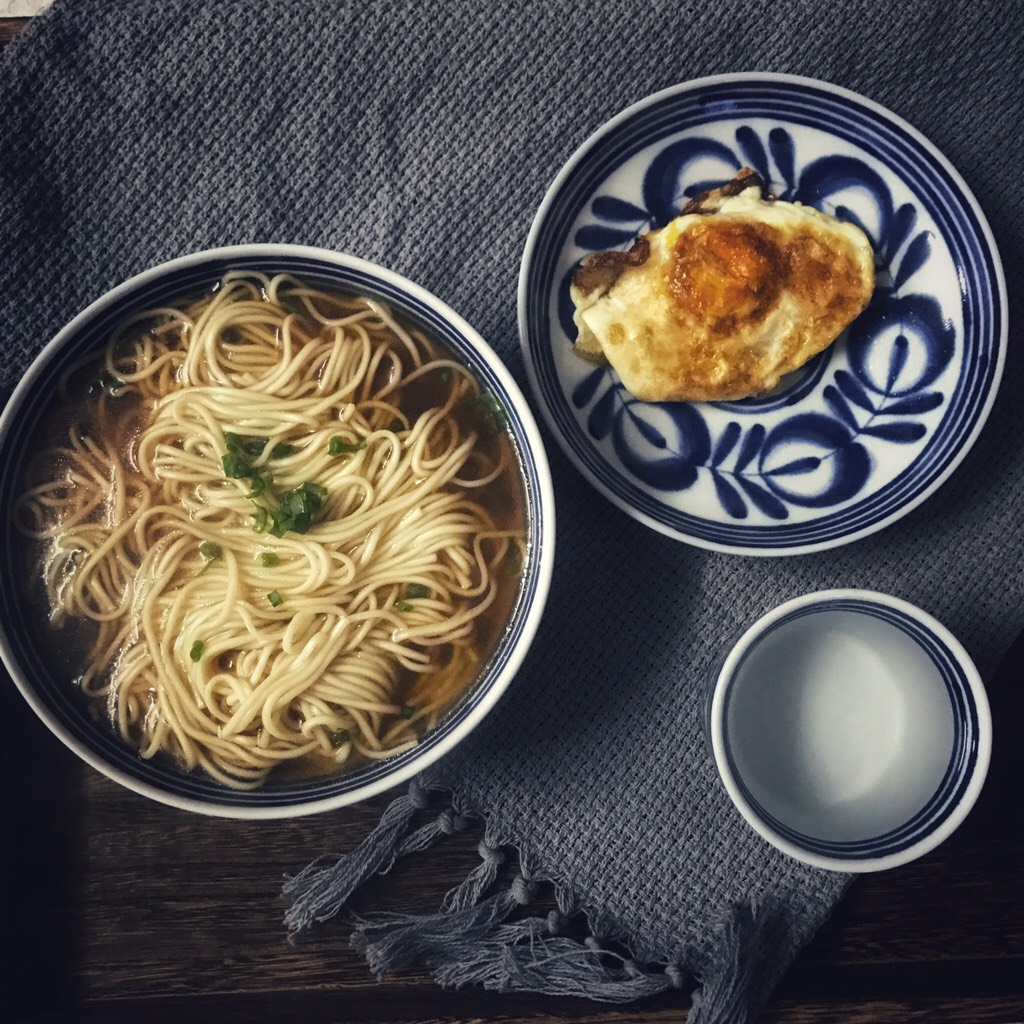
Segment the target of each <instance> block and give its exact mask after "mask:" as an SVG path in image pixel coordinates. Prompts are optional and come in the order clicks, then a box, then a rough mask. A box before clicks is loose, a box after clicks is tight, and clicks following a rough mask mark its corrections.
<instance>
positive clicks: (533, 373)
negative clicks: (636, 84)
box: [517, 71, 1009, 558]
mask: <svg viewBox="0 0 1024 1024" xmlns="http://www.w3.org/2000/svg"><path fill="white" fill-rule="evenodd" d="M752 82H763V83H769V84H784V85H789V86H796V87H798V88H802V89H807V90H814V91H818V92H824V93H830V94H832V95H835V96H838V97H840V98H842V99H845V100H847V101H848V102H850V103H852V104H855V105H857V106H860V107H862V108H864V109H866V110H868V111H869V112H870V113H872V114H873V115H874V116H875V117H877V118H880V119H881V120H882V121H884V122H886V123H888V124H890V125H892V126H894V127H896V128H898V129H900V130H901V131H903V132H905V133H906V134H907V135H908V136H909V137H910V138H911V139H912V140H913V142H915V143H916V144H917V145H919V146H920V147H921V148H922V149H923V150H925V151H926V152H927V153H928V154H929V156H931V158H932V159H933V160H935V161H936V162H937V163H939V164H940V165H941V166H942V168H943V170H944V171H945V172H946V174H947V175H948V176H949V179H950V181H951V182H952V184H953V185H954V186H955V188H956V190H957V191H958V192H959V193H960V196H961V198H962V200H963V202H964V206H965V208H966V209H967V210H968V211H969V212H970V213H971V214H972V215H973V217H974V219H975V220H976V222H977V225H978V229H979V235H978V243H979V247H980V248H981V249H983V250H984V252H985V253H986V254H987V256H988V257H989V259H990V261H991V264H992V271H993V273H992V282H991V283H992V292H993V294H994V297H995V300H996V303H997V306H996V309H995V310H994V313H995V314H996V315H997V316H998V319H999V330H998V336H996V335H995V334H994V333H993V339H992V340H993V342H994V349H995V352H994V355H995V360H994V366H993V371H992V379H991V382H990V384H989V386H988V391H987V394H986V395H985V398H984V400H983V401H982V403H981V405H980V407H979V409H978V412H977V414H976V416H975V418H974V422H973V423H972V424H971V428H970V430H969V431H968V432H967V433H966V434H965V435H964V437H963V438H962V440H961V442H960V444H959V446H958V448H957V450H956V452H955V453H954V454H953V455H952V456H951V457H950V459H949V461H948V462H947V464H946V465H945V466H944V467H943V469H942V470H941V471H940V472H939V473H938V474H937V475H936V476H935V477H934V479H932V481H931V482H930V483H929V484H928V485H927V486H926V487H924V488H922V490H921V491H920V492H919V493H918V494H916V495H914V496H913V497H912V498H911V499H909V500H908V501H906V502H904V503H903V504H901V505H900V506H899V507H898V508H896V509H895V510H894V511H892V512H890V513H889V514H888V515H886V516H883V517H881V518H879V519H878V520H876V521H875V522H872V523H870V524H868V525H867V526H863V527H860V528H859V529H855V530H851V531H850V532H849V533H845V534H840V535H838V536H835V537H830V538H828V539H826V540H822V541H812V542H807V543H798V544H791V545H788V546H782V547H768V548H766V547H763V546H757V545H750V544H745V543H742V544H740V543H737V544H733V543H726V542H720V541H713V540H707V539H705V538H703V537H695V536H693V535H691V534H688V533H685V532H683V531H682V530H679V529H677V528H676V527H674V526H672V525H670V524H668V523H665V522H662V521H661V520H659V519H658V518H656V517H655V516H653V515H651V514H650V513H648V512H644V511H642V510H641V509H639V508H637V507H636V506H635V505H634V504H633V503H632V502H630V501H629V500H628V499H627V498H625V497H623V496H622V495H621V494H620V493H618V492H617V491H615V490H613V489H612V488H611V487H609V486H608V485H607V484H606V483H605V482H604V481H603V480H601V479H600V478H599V477H598V476H597V475H596V474H595V473H594V472H593V471H592V470H591V469H590V468H589V467H588V466H586V465H585V464H584V463H583V462H582V460H580V459H578V458H577V455H576V452H575V451H574V449H573V447H572V445H571V444H570V443H569V440H568V438H566V437H565V435H564V434H563V432H562V430H561V429H560V428H559V426H558V424H557V422H556V420H555V416H554V413H553V411H552V409H551V407H550V405H549V403H548V400H547V397H546V395H545V392H544V390H543V388H542V386H541V384H540V380H539V374H538V371H537V367H536V365H535V363H534V359H533V355H532V352H531V343H530V333H529V324H528V321H529V315H528V307H529V305H530V302H531V295H530V289H529V277H530V270H531V267H532V264H533V259H534V256H535V254H536V248H537V244H538V241H539V239H540V237H541V235H542V233H543V230H544V227H545V224H546V221H547V219H548V217H549V215H550V212H551V209H552V207H553V206H554V205H555V203H556V201H557V200H558V198H559V197H560V195H561V192H562V189H563V186H564V185H565V182H566V181H567V180H568V179H569V178H570V177H571V176H572V175H573V174H574V173H575V172H576V170H577V169H578V167H579V166H580V164H581V163H583V162H584V160H585V159H586V157H587V156H588V155H589V153H590V152H591V151H592V150H593V149H594V148H595V147H596V146H598V145H599V144H600V143H601V142H602V141H603V140H604V139H605V138H606V137H607V136H609V135H611V134H613V133H614V132H616V131H617V130H618V129H619V128H620V127H621V126H622V125H624V124H626V123H628V122H629V121H630V120H631V119H632V118H634V117H636V116H637V115H638V114H640V113H642V112H643V111H645V110H647V109H648V108H650V107H652V106H654V105H656V104H658V103H661V102H664V101H665V100H667V99H671V98H673V97H675V96H681V95H685V94H686V93H692V92H696V91H699V90H701V89H706V88H711V87H716V86H723V85H737V84H743V83H746V84H749V83H752ZM1007 304H1008V297H1007V289H1006V275H1005V271H1004V268H1003V263H1002V257H1001V255H1000V252H999V248H998V245H997V244H996V240H995V237H994V235H993V232H992V228H991V225H990V224H989V222H988V218H987V216H986V215H985V212H984V210H983V209H982V207H981V204H980V203H979V202H978V199H977V197H976V196H975V194H974V192H973V190H972V189H971V188H970V186H969V185H968V184H967V182H966V181H965V180H964V177H963V175H962V174H961V173H960V172H959V170H958V169H957V168H956V167H955V166H954V165H953V163H952V162H951V161H950V160H949V158H948V157H946V156H945V155H944V154H943V152H942V151H941V150H940V149H939V148H938V147H937V146H936V145H935V144H934V143H933V142H931V140H930V139H928V137H927V136H925V135H924V134H923V133H922V132H921V131H920V130H918V129H917V128H915V127H914V126H913V125H912V124H910V123H909V122H908V121H906V120H905V119H904V118H903V117H901V116H900V115H899V114H896V113H894V112H893V111H892V110H890V109H889V108H888V107H885V106H883V105H882V104H881V103H878V102H877V101H876V100H872V99H870V98H869V97H867V96H864V95H862V94H861V93H858V92H855V91H854V90H852V89H847V88H846V87H844V86H840V85H836V84H834V83H832V82H829V81H827V80H825V79H818V78H812V77H810V76H806V75H795V74H788V73H781V72H771V71H764V72H762V71H738V72H727V73H721V74H714V75H706V76H702V77H699V78H693V79H687V80H685V81H683V82H678V83H676V84H675V85H670V86H667V87H665V88H663V89H659V90H657V91H655V92H653V93H650V94H648V95H647V96H644V97H641V98H640V99H639V100H636V101H634V102H633V103H631V104H629V105H628V106H626V107H624V108H623V109H622V110H620V111H619V112H618V113H616V114H614V115H613V116H612V117H611V118H608V119H607V120H605V121H604V122H602V123H601V124H599V125H598V127H597V128H596V129H594V130H593V131H592V132H590V134H588V135H587V136H586V137H585V138H584V139H583V141H582V142H581V143H580V144H579V145H578V146H577V147H576V148H575V149H574V150H573V152H572V153H571V154H570V156H569V157H568V158H567V159H566V160H565V162H564V163H563V164H562V166H561V167H560V168H559V171H558V173H557V174H556V175H555V177H554V178H553V179H552V181H551V183H550V184H549V186H548V188H547V190H546V191H545V193H544V197H543V199H542V200H541V203H540V206H539V207H538V208H537V211H536V213H535V214H534V217H533V220H532V222H531V224H530V229H529V232H528V233H527V237H526V242H525V244H524V247H523V254H522V258H521V260H520V265H519V280H518V288H517V326H518V333H519V343H520V349H521V351H522V354H523V361H524V364H525V368H526V375H527V378H528V380H529V383H530V389H531V391H532V393H533V395H534V398H535V399H536V401H537V404H538V405H539V407H540V412H541V416H542V418H543V419H544V422H545V424H546V426H547V427H548V429H549V430H550V431H551V433H552V434H553V436H554V438H555V440H556V442H557V444H558V446H559V447H560V448H561V450H562V451H563V453H564V454H565V455H566V457H567V458H568V459H569V461H570V462H571V463H572V465H573V467H574V468H575V469H576V470H577V471H578V472H579V473H581V474H582V475H583V477H584V478H585V479H586V480H587V482H588V483H590V484H591V486H593V487H594V488H595V489H596V490H597V491H598V492H599V493H600V494H601V495H603V496H604V497H605V498H606V499H608V500H609V501H610V502H611V503H612V504H613V505H615V506H616V507H618V508H620V509H621V510H622V511H624V512H625V513H626V514H627V515H629V516H630V517H631V518H633V519H635V520H637V521H638V522H640V523H642V524H644V525H645V526H647V527H649V528H651V529H653V530H654V531H655V532H657V533H660V534H662V535H664V536H666V537H669V538H671V539H673V540H676V541H679V542H681V543H684V544H689V545H691V546H694V547H698V548H703V549H705V550H710V551H719V552H722V553H725V554H734V555H746V556H751V557H760V558H772V557H789V556H793V555H802V554H810V553H813V552H817V551H825V550H829V549H832V548H837V547H842V546H845V545H847V544H852V543H854V542H855V541H858V540H861V539H863V538H864V537H867V536H870V535H871V534H874V533H877V532H879V531H880V530H883V529H885V528H886V527H889V526H891V525H893V523H895V522H897V521H898V520H899V519H902V518H903V517H905V516H906V515H908V514H909V513H910V512H912V511H913V510H914V509H915V508H917V507H918V506H919V505H921V504H922V503H923V502H924V501H926V500H927V499H928V498H930V497H931V496H932V495H933V494H934V493H935V492H936V491H937V490H938V489H939V488H940V487H941V486H942V485H943V484H944V483H945V482H946V481H947V480H948V479H949V478H950V477H951V476H952V475H953V473H954V472H955V471H956V470H957V469H958V468H959V466H960V465H961V463H962V462H963V461H964V459H965V458H966V457H967V455H968V453H969V452H970V450H971V449H972V448H973V447H974V445H975V443H976V441H977V439H978V437H979V435H980V434H981V431H982V430H983V429H984V427H985V424H986V423H987V422H988V419H989V416H990V415H991V412H992V408H993V406H994V404H995V400H996V396H997V395H998V393H999V388H1000V385H1001V383H1002V378H1003V371H1004V368H1005V363H1006V353H1007V347H1008V337H1009V319H1008V316H1007ZM618 475H621V474H618ZM712 521H713V520H712Z"/></svg>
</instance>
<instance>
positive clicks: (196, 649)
mask: <svg viewBox="0 0 1024 1024" xmlns="http://www.w3.org/2000/svg"><path fill="white" fill-rule="evenodd" d="M204 648H205V645H204V644H203V641H202V640H197V641H196V642H195V643H194V644H193V645H192V650H191V651H189V652H188V656H189V657H190V658H191V659H192V660H193V661H199V660H200V659H201V658H202V657H203V650H204Z"/></svg>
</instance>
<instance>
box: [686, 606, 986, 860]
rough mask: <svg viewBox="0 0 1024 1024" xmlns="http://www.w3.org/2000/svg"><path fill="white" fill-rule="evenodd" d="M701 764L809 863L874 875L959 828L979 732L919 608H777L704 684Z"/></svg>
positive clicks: (980, 774)
mask: <svg viewBox="0 0 1024 1024" xmlns="http://www.w3.org/2000/svg"><path fill="white" fill-rule="evenodd" d="M708 698H709V699H708V701H707V723H706V724H707V727H708V737H709V742H710V747H711V752H712V754H713V756H714V759H715V763H716V765H717V767H718V771H719V774H720V776H721V778H722V782H723V783H724V785H725V788H726V790H727V791H728V793H729V796H730V797H731V799H732V801H733V803H734V804H735V805H736V807H737V808H738V810H739V811H740V813H741V814H742V815H743V817H744V818H746V820H747V822H748V823H749V824H750V825H751V826H752V827H753V828H754V829H755V830H756V831H757V832H758V833H759V834H760V835H761V836H763V837H764V838H765V839H766V840H767V841H768V842H770V843H772V844H774V845H775V846H776V847H778V848H779V849H780V850H782V851H783V852H784V853H787V854H789V855H790V856H792V857H796V858H798V859H799V860H802V861H805V862H806V863H808V864H812V865H815V866H817V867H821V868H827V869H831V870H835V871H851V872H865V871H879V870H882V869H885V868H891V867H896V866H897V865H900V864H905V863H907V862H908V861H911V860H914V859H915V858H917V857H920V856H921V855H923V854H925V853H927V852H928V851H930V850H932V849H934V848H935V847H936V846H938V845H939V843H941V842H942V841H943V840H944V839H946V838H947V837H948V836H949V835H950V834H951V833H952V832H953V831H954V829H956V828H957V826H958V825H959V824H960V823H961V822H962V821H963V820H964V818H965V817H966V816H967V813H968V812H969V811H970V809H971V807H972V806H973V805H974V802H975V800H976V799H977V797H978V794H979V792H980V791H981V787H982V783H983V782H984V779H985V774H986V772H987V770H988V763H989V757H990V752H991V745H992V726H991V717H990V714H989V706H988V699H987V697H986V694H985V688H984V686H983V684H982V681H981V677H980V676H979V674H978V670H977V668H976V667H975V666H974V664H973V662H972V661H971V659H970V657H969V656H968V654H967V652H966V651H965V650H964V648H963V646H962V645H961V644H960V643H959V642H958V641H957V640H956V638H955V637H954V636H953V635H952V634H951V633H950V632H949V630H948V629H946V628H945V627H944V626H943V625H942V624H941V623H939V622H938V621H936V620H935V619H934V618H933V617H932V616H930V615H928V614H927V613H926V612H923V611H922V610H921V609H920V608H917V607H915V606H914V605H912V604H908V603H907V602H906V601H902V600H899V599H897V598H894V597H890V596H887V595H885V594H879V593H874V592H871V591H865V590H826V591H820V592H818V593H812V594H806V595H803V596H801V597H797V598H794V599H793V600H791V601H787V602H786V603H784V604H782V605H780V606H779V607H777V608H775V609H773V610H772V611H770V612H768V613H767V614H766V615H764V616H762V617H761V618H760V619H758V620H757V621H756V622H755V623H754V624H753V625H752V626H750V627H749V628H748V629H747V630H746V632H744V633H743V634H742V635H741V636H740V637H739V639H738V640H737V641H736V642H735V643H734V644H733V645H732V646H731V648H730V649H729V650H728V652H727V653H726V654H725V657H724V658H723V660H721V661H720V663H719V664H718V665H717V666H716V668H715V670H714V672H713V678H711V679H710V680H709V693H708Z"/></svg>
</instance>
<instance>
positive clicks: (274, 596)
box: [267, 590, 284, 608]
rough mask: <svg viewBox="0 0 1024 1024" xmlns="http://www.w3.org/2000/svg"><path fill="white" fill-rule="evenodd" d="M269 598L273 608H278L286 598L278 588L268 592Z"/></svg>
mask: <svg viewBox="0 0 1024 1024" xmlns="http://www.w3.org/2000/svg"><path fill="white" fill-rule="evenodd" d="M267 600H268V601H269V602H270V606H271V607H272V608H277V607H278V605H280V604H281V603H282V602H283V601H284V598H283V597H282V596H281V595H280V594H279V593H278V592H277V591H276V590H272V591H271V592H270V593H269V594H267Z"/></svg>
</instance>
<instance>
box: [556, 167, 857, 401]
mask: <svg viewBox="0 0 1024 1024" xmlns="http://www.w3.org/2000/svg"><path fill="white" fill-rule="evenodd" d="M874 286H875V263H874V253H873V252H872V249H871V243H870V241H869V240H868V238H867V236H866V235H865V234H864V232H863V231H861V230H860V228H858V227H856V226H855V225H853V224H849V223H847V222H845V221H840V220H837V219H836V218H835V217H831V216H829V215H828V214H825V213H821V212H820V211H818V210H815V209H813V208H812V207H809V206H804V205H803V204H801V203H788V202H783V201H781V200H778V199H775V198H774V197H773V196H770V195H766V193H765V189H764V185H763V183H762V181H761V179H760V178H759V177H758V176H757V175H756V174H755V173H754V172H752V171H750V170H748V169H746V168H745V169H744V170H742V171H741V172H740V173H739V174H738V175H737V177H736V178H735V179H733V181H731V182H729V183H727V184H726V185H724V186H722V187H721V188H718V189H713V190H712V191H711V192H707V193H705V194H704V195H702V196H700V197H698V198H697V199H695V200H692V201H691V202H690V203H688V204H687V205H686V206H685V207H684V208H683V210H682V211H681V213H680V215H679V216H678V217H676V218H675V219H674V220H673V221H671V222H670V223H669V224H667V225H666V226H665V227H663V228H661V229H660V230H658V231H652V232H649V233H647V234H645V235H641V236H640V237H639V238H637V239H636V241H635V242H634V243H633V245H632V247H631V248H630V249H629V250H627V251H625V252H605V253H595V254H593V255H592V256H589V257H587V258H586V259H585V260H584V261H583V262H582V264H581V265H580V267H579V268H578V270H577V271H576V273H575V275H574V277H573V281H572V285H571V288H570V294H571V297H572V300H573V302H574V304H575V307H576V309H575V313H574V316H573V319H574V321H575V323H576V326H577V328H578V335H577V340H576V344H575V348H574V351H576V352H577V354H579V355H581V356H583V357H584V358H588V359H591V360H594V361H598V362H604V361H607V362H609V363H610V364H611V365H612V367H613V368H614V369H615V371H616V373H617V374H618V375H619V378H620V379H621V381H622V383H623V386H624V387H625V388H626V390H627V391H629V392H630V394H632V395H633V396H634V397H636V398H638V399H641V400H643V401H650V402H670V401H716V400H721V399H736V398H745V397H747V396H750V395H756V394H762V393H764V392H767V391H771V390H773V389H774V388H775V387H777V386H778V383H779V379H780V378H781V377H782V376H783V374H786V373H790V372H791V371H793V370H796V369H798V368H799V367H800V366H802V365H803V364H804V363H806V362H807V361H808V360H809V359H810V358H812V357H813V356H815V355H817V354H818V353H819V352H821V351H822V350H823V349H825V348H827V347H828V346H829V345H831V344H832V342H833V341H835V340H836V338H838V337H839V335H840V334H842V332H843V331H844V330H845V329H846V327H847V326H849V324H850V323H851V322H852V321H853V320H854V319H855V318H856V317H857V315H858V314H859V313H860V312H861V311H862V310H863V309H864V307H865V306H866V305H867V304H868V301H869V300H870V298H871V294H872V292H873V290H874Z"/></svg>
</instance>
